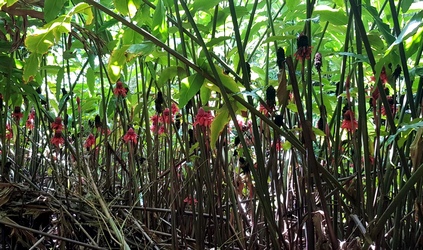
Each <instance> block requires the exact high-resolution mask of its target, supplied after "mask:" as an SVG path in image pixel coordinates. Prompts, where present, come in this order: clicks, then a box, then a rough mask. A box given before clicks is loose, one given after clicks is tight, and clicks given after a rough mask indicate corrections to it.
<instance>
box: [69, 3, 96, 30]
mask: <svg viewBox="0 0 423 250" xmlns="http://www.w3.org/2000/svg"><path fill="white" fill-rule="evenodd" d="M75 14H84V15H86V19H85V25H90V24H91V23H92V21H93V19H94V16H93V12H92V9H91V6H90V5H89V4H87V3H78V4H77V5H75V7H73V8H72V10H71V11H70V14H69V15H71V16H73V15H75Z"/></svg>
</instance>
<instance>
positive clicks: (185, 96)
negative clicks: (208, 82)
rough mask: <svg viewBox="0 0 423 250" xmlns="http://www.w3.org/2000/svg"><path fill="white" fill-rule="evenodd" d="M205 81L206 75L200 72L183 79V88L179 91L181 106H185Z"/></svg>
mask: <svg viewBox="0 0 423 250" xmlns="http://www.w3.org/2000/svg"><path fill="white" fill-rule="evenodd" d="M203 83H204V77H203V76H202V75H200V74H194V75H191V76H189V77H186V78H184V79H182V81H181V90H180V91H179V108H183V107H185V105H187V103H188V102H189V100H191V99H192V98H193V97H194V96H195V94H197V92H198V91H199V90H200V88H201V86H202V85H203Z"/></svg>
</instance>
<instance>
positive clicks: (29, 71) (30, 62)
mask: <svg viewBox="0 0 423 250" xmlns="http://www.w3.org/2000/svg"><path fill="white" fill-rule="evenodd" d="M39 60H40V55H39V54H37V53H31V55H30V56H29V57H28V59H26V60H25V66H24V74H23V79H24V82H29V81H30V80H31V79H32V78H34V76H35V75H36V74H37V73H38V65H39V64H40V61H39Z"/></svg>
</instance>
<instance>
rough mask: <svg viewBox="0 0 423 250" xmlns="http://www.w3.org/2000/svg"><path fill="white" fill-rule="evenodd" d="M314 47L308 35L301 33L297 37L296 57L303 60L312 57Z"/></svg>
mask: <svg viewBox="0 0 423 250" xmlns="http://www.w3.org/2000/svg"><path fill="white" fill-rule="evenodd" d="M311 49H312V47H311V46H309V44H308V37H307V36H306V35H304V34H301V35H299V36H298V38H297V52H295V57H296V58H297V60H299V61H301V62H303V61H304V60H306V59H310V55H311Z"/></svg>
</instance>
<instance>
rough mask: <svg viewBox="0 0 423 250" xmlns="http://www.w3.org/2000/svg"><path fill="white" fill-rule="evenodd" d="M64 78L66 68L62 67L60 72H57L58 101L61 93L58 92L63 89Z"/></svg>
mask: <svg viewBox="0 0 423 250" xmlns="http://www.w3.org/2000/svg"><path fill="white" fill-rule="evenodd" d="M64 76H65V68H63V67H60V69H59V71H58V72H57V78H56V100H59V99H60V91H57V90H58V89H61V88H62V81H63V77H64Z"/></svg>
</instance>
